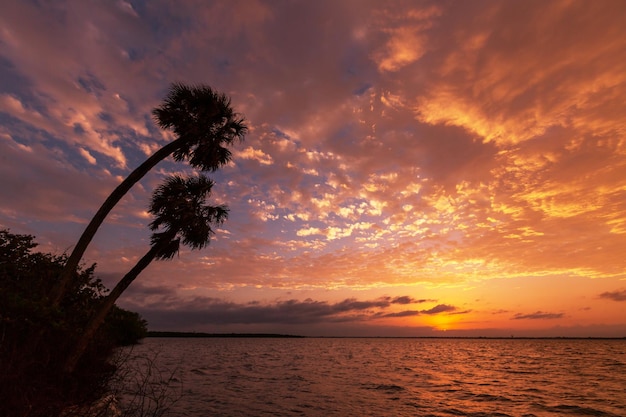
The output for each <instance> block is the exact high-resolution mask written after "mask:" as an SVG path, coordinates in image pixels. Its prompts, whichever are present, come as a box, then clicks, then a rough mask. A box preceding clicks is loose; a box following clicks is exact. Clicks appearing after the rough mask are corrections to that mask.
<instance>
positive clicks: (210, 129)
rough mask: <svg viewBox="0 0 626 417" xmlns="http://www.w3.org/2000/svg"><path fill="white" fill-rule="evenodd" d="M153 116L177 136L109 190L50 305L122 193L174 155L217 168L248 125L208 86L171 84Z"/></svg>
mask: <svg viewBox="0 0 626 417" xmlns="http://www.w3.org/2000/svg"><path fill="white" fill-rule="evenodd" d="M152 114H153V116H154V118H155V120H156V122H157V124H158V125H159V126H160V127H161V128H163V129H171V130H172V131H173V132H174V135H175V136H176V139H175V140H174V141H172V142H170V143H168V144H167V145H165V146H164V147H162V148H161V149H159V150H158V151H157V152H156V153H154V154H153V155H152V156H151V157H150V158H148V159H147V160H146V161H145V162H144V163H143V164H141V165H140V166H139V167H138V168H137V169H135V170H134V171H133V172H132V173H130V175H129V176H128V177H126V179H125V180H124V181H122V183H121V184H120V185H118V186H117V188H115V190H113V192H112V193H111V195H109V197H108V198H107V199H106V200H105V202H104V203H103V204H102V206H101V207H100V209H99V210H98V211H97V212H96V214H95V215H94V217H93V218H92V219H91V221H90V222H89V224H88V225H87V227H86V228H85V230H84V232H83V234H82V235H81V237H80V239H79V240H78V242H77V243H76V246H75V247H74V250H73V251H72V253H71V254H70V256H69V258H68V260H67V263H66V264H65V267H64V269H63V271H62V273H61V277H60V280H59V283H58V285H57V287H56V288H55V290H54V293H53V295H52V305H53V306H58V305H59V304H60V302H61V299H62V298H63V296H64V295H65V292H66V288H67V285H68V282H69V280H70V279H71V276H72V274H73V273H74V271H75V270H76V268H77V266H78V264H79V262H80V260H81V258H82V257H83V255H84V253H85V251H86V250H87V246H88V245H89V243H90V242H91V240H92V239H93V237H94V235H95V234H96V231H97V230H98V228H99V227H100V225H101V224H102V222H103V221H104V219H105V218H106V216H107V215H108V213H109V212H110V211H111V210H112V209H113V207H114V206H115V205H116V204H117V203H118V202H119V201H120V200H121V199H122V197H123V196H124V195H125V194H126V193H127V192H128V191H129V190H130V188H131V187H132V186H133V185H134V184H136V183H137V182H138V181H139V180H141V178H143V177H144V175H146V174H147V173H148V172H149V171H150V170H151V169H152V168H153V167H154V166H155V165H156V164H157V163H158V162H160V161H162V160H163V159H165V158H167V157H168V156H170V155H173V157H174V160H176V161H187V162H188V163H189V164H190V165H191V166H192V167H194V168H197V169H199V170H201V171H215V170H217V169H218V168H219V167H220V166H222V165H224V164H226V163H228V162H229V161H230V158H231V153H230V151H229V150H228V149H227V148H226V146H227V145H231V144H232V143H233V142H234V141H235V140H236V139H239V140H243V138H244V135H245V134H246V132H247V126H246V124H245V121H244V119H243V117H241V115H239V114H238V113H236V112H235V111H234V110H233V108H232V107H231V102H230V99H229V98H228V97H227V96H225V95H224V94H220V93H217V92H215V91H214V90H213V89H211V88H210V87H208V86H204V85H200V86H192V87H190V86H187V85H184V84H179V83H175V84H172V86H171V88H170V91H169V94H168V96H167V97H166V98H165V100H164V102H163V103H162V104H161V106H159V107H157V108H155V109H154V110H153V111H152Z"/></svg>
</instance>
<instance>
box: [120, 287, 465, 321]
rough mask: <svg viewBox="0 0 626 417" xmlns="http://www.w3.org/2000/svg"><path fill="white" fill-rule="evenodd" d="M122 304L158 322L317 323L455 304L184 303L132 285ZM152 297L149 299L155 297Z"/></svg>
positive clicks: (408, 300) (160, 290)
mask: <svg viewBox="0 0 626 417" xmlns="http://www.w3.org/2000/svg"><path fill="white" fill-rule="evenodd" d="M128 295H129V296H130V298H127V299H126V304H125V305H126V306H131V307H132V308H133V309H134V310H137V311H139V312H140V313H142V314H143V315H145V317H146V318H147V319H148V321H150V320H151V319H154V320H156V321H157V322H160V321H161V320H163V319H164V317H165V316H171V317H177V318H178V319H179V320H180V319H182V318H185V320H187V321H188V322H193V323H198V324H219V325H225V324H292V325H293V324H298V325H305V324H319V323H342V322H363V321H368V320H375V319H381V318H391V317H410V316H416V315H419V314H439V313H445V312H453V311H455V310H456V307H453V306H450V305H445V304H440V305H438V306H435V307H433V308H431V309H429V310H422V311H416V310H405V311H397V312H386V310H388V309H389V308H390V307H392V305H393V304H401V305H404V304H412V303H421V302H425V301H424V300H416V299H414V298H412V297H409V296H401V297H394V298H392V297H381V298H379V299H375V300H364V301H361V300H357V299H355V298H349V299H345V300H343V301H339V302H336V303H330V302H327V301H316V300H313V299H310V298H309V299H305V300H303V301H300V300H295V299H290V300H285V301H277V302H275V303H271V304H262V303H260V302H258V301H248V302H246V303H236V302H231V301H225V300H222V299H219V298H212V297H197V298H195V299H193V300H191V301H188V302H184V301H182V300H179V299H174V298H172V295H173V290H172V289H171V288H168V287H144V286H141V285H139V286H136V287H135V288H134V290H133V291H132V292H131V293H130V294H128ZM155 296H156V298H150V297H155ZM135 297H137V298H138V299H143V300H147V301H148V302H147V303H146V304H143V305H142V304H140V303H137V302H134V301H132V299H133V298H135Z"/></svg>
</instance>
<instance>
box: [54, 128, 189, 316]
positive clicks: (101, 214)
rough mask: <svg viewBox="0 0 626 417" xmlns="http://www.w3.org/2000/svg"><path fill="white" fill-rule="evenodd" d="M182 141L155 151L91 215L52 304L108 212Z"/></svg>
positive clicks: (62, 294)
mask: <svg viewBox="0 0 626 417" xmlns="http://www.w3.org/2000/svg"><path fill="white" fill-rule="evenodd" d="M182 142H183V139H182V138H179V139H176V140H174V141H172V142H170V143H168V144H167V145H165V146H163V147H162V148H161V149H159V150H158V151H156V152H155V153H154V154H153V155H152V156H151V157H150V158H148V159H147V160H146V161H145V162H144V163H143V164H141V165H140V166H139V167H137V168H136V169H135V170H134V171H133V172H131V173H130V175H128V177H126V179H124V181H122V183H121V184H120V185H118V186H117V188H115V190H113V192H112V193H111V194H110V195H109V197H108V198H107V199H106V200H105V201H104V203H103V204H102V206H101V207H100V209H99V210H98V212H97V213H96V214H95V215H94V216H93V218H92V219H91V222H89V224H88V225H87V227H86V228H85V230H84V231H83V234H82V235H81V237H80V239H79V240H78V242H77V243H76V246H74V250H73V251H72V254H71V255H70V256H69V258H67V262H66V263H65V266H64V267H63V271H61V275H60V276H59V282H58V283H57V285H56V288H55V291H54V293H53V294H52V297H51V299H52V306H53V307H58V306H59V304H60V303H61V300H62V299H63V296H64V295H65V292H66V291H67V287H68V284H69V282H70V281H71V279H72V275H73V274H74V273H75V271H76V268H77V267H78V263H79V262H80V260H81V258H82V257H83V255H84V253H85V251H86V250H87V246H88V245H89V243H90V242H91V240H92V239H93V237H94V236H95V234H96V231H97V230H98V228H99V227H100V225H101V224H102V222H103V221H104V219H105V218H106V216H107V215H108V214H109V212H110V211H111V210H112V209H113V207H115V205H116V204H117V203H118V202H119V201H120V200H121V199H122V197H124V195H126V193H127V192H128V190H130V189H131V187H132V186H133V185H135V184H136V183H137V182H139V180H141V179H142V178H143V177H144V176H145V175H146V174H147V173H148V172H149V171H150V170H151V169H152V168H153V167H154V166H155V165H156V164H157V163H159V162H160V161H162V160H164V159H165V158H167V157H168V156H169V155H171V154H172V153H173V152H174V151H175V150H176V149H177V148H178V147H179V146H180V145H181V144H182Z"/></svg>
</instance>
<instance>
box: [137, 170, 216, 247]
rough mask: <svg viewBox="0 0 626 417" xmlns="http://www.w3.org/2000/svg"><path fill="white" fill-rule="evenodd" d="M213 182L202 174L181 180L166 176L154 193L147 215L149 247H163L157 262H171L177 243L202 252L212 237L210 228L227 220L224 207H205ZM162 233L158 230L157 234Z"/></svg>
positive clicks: (176, 177)
mask: <svg viewBox="0 0 626 417" xmlns="http://www.w3.org/2000/svg"><path fill="white" fill-rule="evenodd" d="M213 184H214V182H213V181H211V180H210V179H208V178H206V177H205V176H203V175H200V176H198V177H192V178H182V177H180V176H177V175H174V176H171V177H168V178H167V179H166V180H165V182H164V183H163V184H161V185H160V186H159V187H158V188H157V189H156V190H155V191H154V193H153V195H152V201H151V203H150V210H149V212H150V214H152V215H153V216H154V217H155V218H154V220H153V221H152V222H151V223H150V229H151V230H152V231H154V232H155V233H153V234H152V238H151V242H152V246H153V247H155V246H159V247H162V249H160V250H159V251H158V252H157V255H156V259H171V258H172V257H174V255H175V254H176V253H177V252H178V249H179V247H180V242H181V241H182V243H183V244H184V245H185V246H188V247H190V248H192V249H202V248H203V247H205V246H206V245H208V244H209V242H210V241H211V236H212V235H213V234H214V231H213V229H212V228H211V225H213V224H216V225H219V224H222V223H223V222H224V220H226V219H227V218H228V208H227V207H226V206H223V205H222V206H209V205H206V204H204V202H205V200H206V198H207V197H208V196H209V194H210V192H211V188H212V187H213ZM158 230H161V231H158Z"/></svg>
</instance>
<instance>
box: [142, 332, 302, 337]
mask: <svg viewBox="0 0 626 417" xmlns="http://www.w3.org/2000/svg"><path fill="white" fill-rule="evenodd" d="M146 337H265V338H302V337H304V336H296V335H290V334H275V333H201V332H155V331H150V332H148V334H147V335H146Z"/></svg>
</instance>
